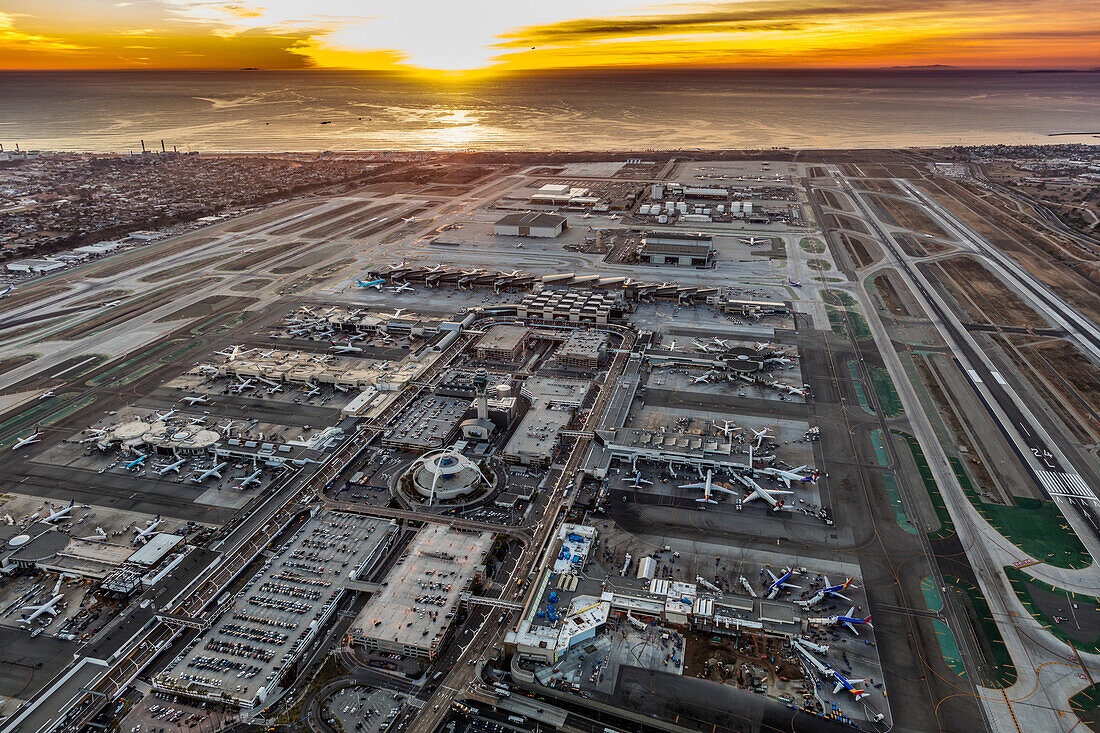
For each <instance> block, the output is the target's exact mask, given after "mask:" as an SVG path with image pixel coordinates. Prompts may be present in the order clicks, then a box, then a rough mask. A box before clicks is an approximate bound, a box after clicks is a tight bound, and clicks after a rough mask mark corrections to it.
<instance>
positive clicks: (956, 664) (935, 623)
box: [920, 577, 966, 679]
mask: <svg viewBox="0 0 1100 733" xmlns="http://www.w3.org/2000/svg"><path fill="white" fill-rule="evenodd" d="M920 589H921V593H923V594H924V605H926V606H928V610H929V611H941V610H943V598H942V597H941V596H940V589H939V588H937V587H936V581H935V580H934V579H932V578H930V577H924V578H921V581H920ZM930 621H931V622H932V629H933V631H935V632H936V640H937V641H938V642H939V644H940V654H942V655H943V661H944V663H945V664H946V665H947V666H948V667H949V668H950V669H951V670H952V671H953V672H954V673H955V674H957V675H958V676H960V677H962V678H964V679H965V678H966V665H964V664H963V661H962V652H961V651H960V650H959V641H958V639H956V638H955V634H954V632H953V631H951V627H950V626H948V625H947V624H945V623H944V622H943V621H940V620H939V619H930Z"/></svg>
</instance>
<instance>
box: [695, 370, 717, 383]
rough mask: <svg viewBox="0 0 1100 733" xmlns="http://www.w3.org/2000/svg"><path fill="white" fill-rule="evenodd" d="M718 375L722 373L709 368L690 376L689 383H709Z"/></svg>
mask: <svg viewBox="0 0 1100 733" xmlns="http://www.w3.org/2000/svg"><path fill="white" fill-rule="evenodd" d="M720 376H722V375H721V374H719V373H718V371H717V370H715V369H709V370H707V371H706V372H705V373H703V374H700V375H699V376H698V377H692V378H691V383H692V384H710V382H711V381H712V380H713V379H714V378H715V377H720Z"/></svg>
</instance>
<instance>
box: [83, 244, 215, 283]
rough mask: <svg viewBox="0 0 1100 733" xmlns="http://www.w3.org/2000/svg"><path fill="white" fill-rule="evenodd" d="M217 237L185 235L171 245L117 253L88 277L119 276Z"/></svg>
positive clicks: (100, 278) (90, 272)
mask: <svg viewBox="0 0 1100 733" xmlns="http://www.w3.org/2000/svg"><path fill="white" fill-rule="evenodd" d="M215 239H217V237H210V236H201V237H183V238H181V239H180V240H179V241H178V242H176V244H175V245H173V246H171V247H145V248H142V249H139V250H136V251H134V252H130V253H127V254H122V255H115V256H114V257H111V258H110V259H108V260H107V261H106V262H104V264H103V266H102V267H99V268H95V269H93V270H90V271H89V272H88V274H87V277H90V278H95V279H97V280H102V279H105V278H109V277H117V276H118V275H121V274H122V273H124V272H129V271H130V270H133V269H135V268H137V267H141V266H142V265H147V264H149V263H150V262H155V261H157V260H164V259H167V258H169V257H171V256H172V255H178V254H179V253H180V252H187V251H188V250H192V249H195V248H196V247H202V246H205V245H207V244H210V243H211V242H213V241H214V240H215Z"/></svg>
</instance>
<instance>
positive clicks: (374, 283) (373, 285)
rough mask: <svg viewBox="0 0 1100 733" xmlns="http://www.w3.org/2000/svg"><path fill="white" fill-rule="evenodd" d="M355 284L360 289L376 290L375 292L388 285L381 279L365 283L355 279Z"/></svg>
mask: <svg viewBox="0 0 1100 733" xmlns="http://www.w3.org/2000/svg"><path fill="white" fill-rule="evenodd" d="M355 284H356V286H357V287H360V288H374V289H375V290H381V289H382V286H383V285H385V284H386V281H385V280H381V279H379V280H366V281H364V280H360V279H358V278H356V279H355Z"/></svg>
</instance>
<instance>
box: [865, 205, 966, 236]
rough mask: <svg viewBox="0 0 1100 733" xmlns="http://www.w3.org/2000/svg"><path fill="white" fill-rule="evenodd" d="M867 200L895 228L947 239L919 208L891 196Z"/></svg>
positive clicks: (945, 234) (943, 232)
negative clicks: (883, 213) (891, 222)
mask: <svg viewBox="0 0 1100 733" xmlns="http://www.w3.org/2000/svg"><path fill="white" fill-rule="evenodd" d="M867 198H869V199H871V200H873V201H874V203H875V204H876V206H877V208H879V209H880V210H882V211H884V212H885V213H886V215H887V217H889V218H890V219H891V220H893V223H894V224H895V225H896V226H899V227H902V228H903V229H908V230H910V231H913V232H919V233H921V234H928V235H930V236H933V237H944V238H948V235H947V232H945V231H944V230H943V229H941V228H940V227H939V225H938V224H936V222H934V221H933V220H932V218H931V217H930V216H928V214H927V213H925V211H924V209H922V208H921V207H920V206H918V205H916V204H914V203H912V202H910V201H904V200H902V199H897V198H893V197H892V196H874V195H869V196H868V197H867Z"/></svg>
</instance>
